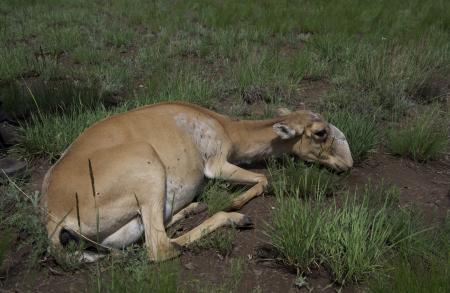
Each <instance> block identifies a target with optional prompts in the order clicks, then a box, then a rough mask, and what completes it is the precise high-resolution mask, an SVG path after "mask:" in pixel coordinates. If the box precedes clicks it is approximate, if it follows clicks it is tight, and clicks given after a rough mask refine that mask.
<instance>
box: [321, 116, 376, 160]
mask: <svg viewBox="0 0 450 293" xmlns="http://www.w3.org/2000/svg"><path fill="white" fill-rule="evenodd" d="M325 116H326V117H327V118H328V120H329V122H330V123H332V124H333V125H335V126H336V127H337V128H339V129H340V130H341V131H342V132H343V133H344V134H345V137H346V138H347V141H348V144H349V146H350V150H351V152H352V157H353V160H354V162H355V163H358V162H361V161H363V160H364V159H365V158H366V157H367V156H368V154H369V153H370V152H371V151H373V150H374V149H375V147H376V144H377V139H378V134H377V130H376V118H375V116H367V115H361V114H358V113H354V112H350V111H345V110H344V111H342V110H336V111H334V112H330V113H328V114H327V115H325Z"/></svg>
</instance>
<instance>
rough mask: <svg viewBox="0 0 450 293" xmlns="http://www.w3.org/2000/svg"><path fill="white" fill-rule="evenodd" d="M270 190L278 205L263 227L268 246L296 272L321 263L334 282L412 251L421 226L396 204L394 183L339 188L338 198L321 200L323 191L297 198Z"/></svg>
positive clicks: (371, 271)
mask: <svg viewBox="0 0 450 293" xmlns="http://www.w3.org/2000/svg"><path fill="white" fill-rule="evenodd" d="M275 193H276V195H277V201H278V208H277V209H276V210H275V213H274V218H273V222H272V224H271V225H270V226H269V228H268V230H267V235H268V236H269V237H270V239H271V241H272V245H273V246H274V247H275V248H276V249H277V250H278V251H279V252H280V254H281V256H282V258H283V259H284V261H285V262H286V263H287V264H290V265H294V266H296V267H299V268H300V269H301V270H302V272H308V270H309V269H310V268H311V267H312V266H315V265H323V266H325V267H326V268H328V269H329V271H330V273H331V275H332V278H333V280H334V281H336V282H337V283H339V284H347V283H355V282H356V283H361V282H364V281H367V280H368V279H369V278H371V277H373V276H377V275H378V274H379V273H383V272H385V270H386V269H387V266H388V263H387V260H388V259H389V258H391V257H393V255H403V254H406V255H413V254H414V252H416V251H417V250H416V247H414V246H415V244H417V243H419V242H420V237H419V236H418V235H420V234H421V233H424V232H425V231H426V229H424V228H422V227H421V226H420V225H416V224H415V222H414V217H412V216H411V212H410V211H408V210H406V209H401V208H398V197H399V190H398V189H397V188H394V187H390V188H388V187H381V188H380V187H378V188H375V187H373V186H367V187H366V188H365V189H364V190H363V191H361V192H357V193H356V194H351V193H344V194H343V199H342V202H336V200H335V201H333V202H327V201H326V200H325V197H324V195H325V194H324V192H321V193H316V196H315V197H310V198H306V199H303V200H301V199H300V198H299V193H293V194H291V196H290V197H288V196H286V194H285V193H284V192H282V191H281V192H280V190H275ZM380 198H381V200H380ZM421 248H424V247H421ZM419 250H420V249H419Z"/></svg>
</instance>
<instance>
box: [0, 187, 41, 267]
mask: <svg viewBox="0 0 450 293" xmlns="http://www.w3.org/2000/svg"><path fill="white" fill-rule="evenodd" d="M22 185H23V183H22V182H20V181H19V180H17V181H16V182H14V183H13V182H12V181H6V182H1V185H0V194H1V196H0V231H4V232H2V235H1V237H0V238H2V239H1V241H0V246H1V247H0V254H2V253H3V256H4V255H5V253H6V251H7V250H8V249H9V248H11V244H12V243H13V242H12V241H13V238H12V237H13V235H14V233H15V232H17V231H21V232H22V234H23V235H26V237H24V238H23V239H22V240H21V241H20V244H19V245H21V246H27V245H32V246H33V249H32V251H31V253H30V255H29V256H28V258H27V259H26V261H27V265H29V266H30V267H31V266H34V265H37V263H38V260H39V259H40V257H41V255H42V253H44V252H45V250H46V248H47V246H48V239H47V232H46V231H45V229H44V227H43V225H42V223H41V212H40V210H39V208H38V202H39V193H38V192H36V193H34V194H32V195H30V197H29V198H28V199H27V198H25V197H24V195H22V194H21V192H20V191H19V190H18V187H19V186H22ZM13 247H14V246H13ZM0 260H1V258H0Z"/></svg>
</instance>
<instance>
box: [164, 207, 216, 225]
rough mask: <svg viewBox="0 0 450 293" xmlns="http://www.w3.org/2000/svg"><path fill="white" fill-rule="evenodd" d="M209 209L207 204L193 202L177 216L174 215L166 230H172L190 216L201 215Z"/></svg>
mask: <svg viewBox="0 0 450 293" xmlns="http://www.w3.org/2000/svg"><path fill="white" fill-rule="evenodd" d="M207 208H208V207H207V206H206V205H205V204H202V203H199V202H193V203H191V204H190V205H188V206H187V207H185V208H184V209H182V210H181V211H179V212H178V213H176V214H175V215H173V217H172V219H170V222H169V223H167V224H166V228H170V227H172V226H173V225H175V224H176V223H177V222H179V221H181V220H183V219H184V218H187V217H188V216H189V215H194V214H199V213H201V212H203V211H205V210H206V209H207Z"/></svg>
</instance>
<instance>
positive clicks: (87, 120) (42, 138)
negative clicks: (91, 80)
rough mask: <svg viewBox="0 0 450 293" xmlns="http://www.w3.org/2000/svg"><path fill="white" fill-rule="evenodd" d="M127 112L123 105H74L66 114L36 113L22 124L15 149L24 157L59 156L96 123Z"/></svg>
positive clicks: (14, 150)
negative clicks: (112, 108)
mask: <svg viewBox="0 0 450 293" xmlns="http://www.w3.org/2000/svg"><path fill="white" fill-rule="evenodd" d="M120 111H124V109H122V108H121V107H119V108H116V109H114V110H109V109H106V108H105V107H104V106H98V107H96V108H95V109H89V108H87V107H85V106H79V107H74V108H73V109H71V111H70V112H68V113H66V114H64V115H47V114H43V113H40V112H39V113H38V114H35V115H32V117H31V121H30V122H29V123H25V124H23V125H22V126H21V129H20V132H21V134H22V139H21V141H20V142H19V143H18V144H17V145H15V146H13V148H12V150H11V152H12V153H14V154H16V155H18V156H21V157H26V158H30V157H38V156H47V157H49V158H50V159H51V160H55V159H57V158H58V157H59V156H60V155H61V153H62V152H63V151H64V150H65V149H66V148H67V147H68V146H69V145H70V144H71V143H72V142H73V141H74V140H75V138H77V136H78V135H80V134H81V132H82V131H83V130H84V129H85V128H87V127H88V126H90V125H91V124H92V123H94V122H96V121H98V120H100V119H102V118H105V117H107V116H109V115H112V114H114V113H118V112H120Z"/></svg>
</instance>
